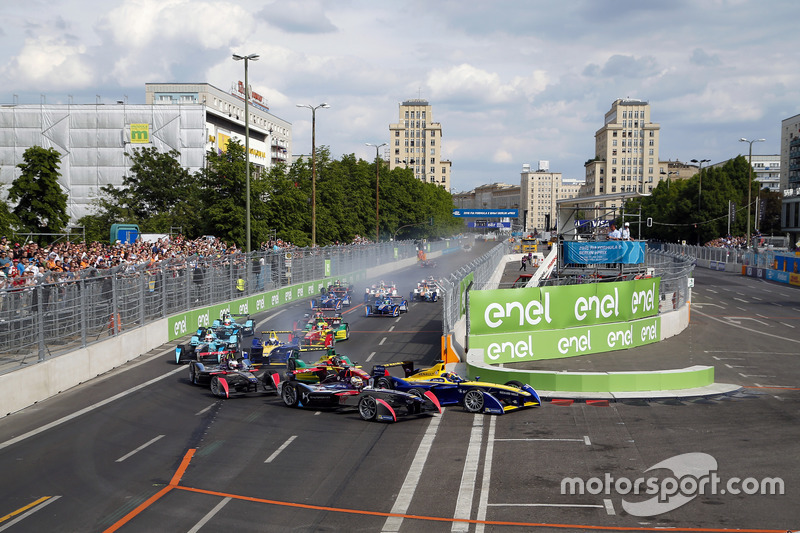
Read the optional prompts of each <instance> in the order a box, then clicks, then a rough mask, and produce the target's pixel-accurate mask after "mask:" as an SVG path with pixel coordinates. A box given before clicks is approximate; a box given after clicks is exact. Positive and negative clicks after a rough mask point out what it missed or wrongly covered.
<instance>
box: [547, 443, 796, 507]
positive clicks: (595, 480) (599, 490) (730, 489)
mask: <svg viewBox="0 0 800 533" xmlns="http://www.w3.org/2000/svg"><path fill="white" fill-rule="evenodd" d="M658 469H664V470H670V471H672V475H671V476H666V477H663V476H660V477H655V476H652V477H644V476H642V477H638V478H636V479H633V480H631V479H629V478H627V477H618V478H615V477H614V476H612V475H611V474H609V473H606V474H605V475H604V476H603V477H602V478H601V477H591V478H589V479H587V480H583V479H581V478H577V477H571V478H564V479H562V480H561V494H564V495H584V494H591V495H600V494H603V495H607V496H608V495H612V494H619V495H620V496H628V495H634V496H639V495H646V496H653V497H652V498H650V499H647V500H643V501H627V500H625V499H624V498H623V499H622V508H623V509H624V510H625V512H627V513H628V514H630V515H633V516H655V515H658V514H662V513H666V512H669V511H672V510H673V509H677V508H678V507H680V506H682V505H684V504H686V503H689V502H690V501H692V500H693V499H694V498H696V497H697V496H712V495H718V494H719V495H722V494H733V495H739V494H746V495H755V494H759V495H783V494H784V490H785V487H784V482H783V479H781V478H779V477H765V478H763V479H761V480H758V479H756V478H753V477H746V478H740V477H731V478H728V479H727V480H723V479H722V478H721V477H720V476H719V475H718V474H717V460H716V459H714V457H712V456H710V455H708V454H706V453H696V452H695V453H685V454H682V455H676V456H674V457H670V458H669V459H666V460H664V461H661V462H660V463H657V464H655V465H653V466H651V467H650V468H648V469H647V470H645V473H646V472H650V471H651V470H658Z"/></svg>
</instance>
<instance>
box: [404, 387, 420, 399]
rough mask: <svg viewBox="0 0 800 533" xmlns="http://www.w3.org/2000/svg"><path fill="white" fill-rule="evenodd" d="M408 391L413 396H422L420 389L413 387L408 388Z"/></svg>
mask: <svg viewBox="0 0 800 533" xmlns="http://www.w3.org/2000/svg"><path fill="white" fill-rule="evenodd" d="M408 393H409V394H413V395H414V396H419V397H420V398H422V397H423V396H424V395H423V394H422V391H421V390H420V389H416V388H415V389H408Z"/></svg>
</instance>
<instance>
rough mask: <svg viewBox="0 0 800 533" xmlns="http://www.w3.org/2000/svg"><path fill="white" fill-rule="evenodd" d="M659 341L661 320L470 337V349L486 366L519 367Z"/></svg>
mask: <svg viewBox="0 0 800 533" xmlns="http://www.w3.org/2000/svg"><path fill="white" fill-rule="evenodd" d="M660 338H661V317H653V318H644V319H640V320H634V321H631V322H619V323H616V324H598V325H594V326H588V327H578V328H568V329H563V330H550V331H529V332H518V333H513V334H509V333H501V334H494V335H470V336H469V346H470V349H473V348H479V349H480V348H482V349H483V350H484V361H485V362H486V363H491V364H498V363H519V362H524V361H536V360H542V359H558V358H563V357H574V356H577V355H586V354H592V353H602V352H611V351H615V350H625V349H628V348H635V347H637V346H644V345H645V344H652V343H655V342H658V341H659V340H660Z"/></svg>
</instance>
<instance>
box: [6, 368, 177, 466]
mask: <svg viewBox="0 0 800 533" xmlns="http://www.w3.org/2000/svg"><path fill="white" fill-rule="evenodd" d="M167 353H169V352H167ZM161 356H162V357H163V354H162V355H161ZM178 372H186V368H184V367H180V368H176V369H175V370H170V371H169V372H167V373H166V374H162V375H161V376H158V377H157V378H153V379H151V380H150V381H145V382H144V383H140V384H139V385H136V386H135V387H132V388H130V389H128V390H126V391H123V392H120V393H119V394H115V395H114V396H112V397H111V398H106V399H105V400H103V401H100V402H97V403H96V404H93V405H90V406H89V407H84V408H83V409H81V410H80V411H75V412H74V413H72V414H71V415H67V416H64V417H62V418H59V419H58V420H54V421H53V422H50V423H49V424H45V425H44V426H42V427H40V428H37V429H34V430H32V431H29V432H27V433H24V434H22V435H20V436H19V437H14V438H13V439H9V440H7V441H5V442H3V443H0V450H2V449H4V448H8V447H9V446H12V445H14V444H16V443H18V442H22V441H24V440H25V439H29V438H31V437H34V436H36V435H38V434H39V433H44V432H45V431H47V430H48V429H53V428H54V427H57V426H60V425H61V424H63V423H65V422H69V421H70V420H73V419H75V418H78V417H79V416H81V415H85V414H86V413H90V412H92V411H94V410H95V409H99V408H101V407H103V406H105V405H108V404H110V403H111V402H115V401H117V400H119V399H120V398H124V397H125V396H127V395H129V394H133V393H134V392H136V391H139V390H142V389H144V388H146V387H149V386H150V385H152V384H153V383H158V382H159V381H161V380H162V379H164V378H168V377H170V376H171V375H173V374H177V373H178Z"/></svg>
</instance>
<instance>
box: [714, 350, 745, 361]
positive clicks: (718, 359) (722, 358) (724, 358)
mask: <svg viewBox="0 0 800 533" xmlns="http://www.w3.org/2000/svg"><path fill="white" fill-rule="evenodd" d="M726 353H727V352H726ZM711 357H713V358H714V359H716V360H717V361H743V360H744V357H717V356H716V355H712V356H711Z"/></svg>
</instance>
